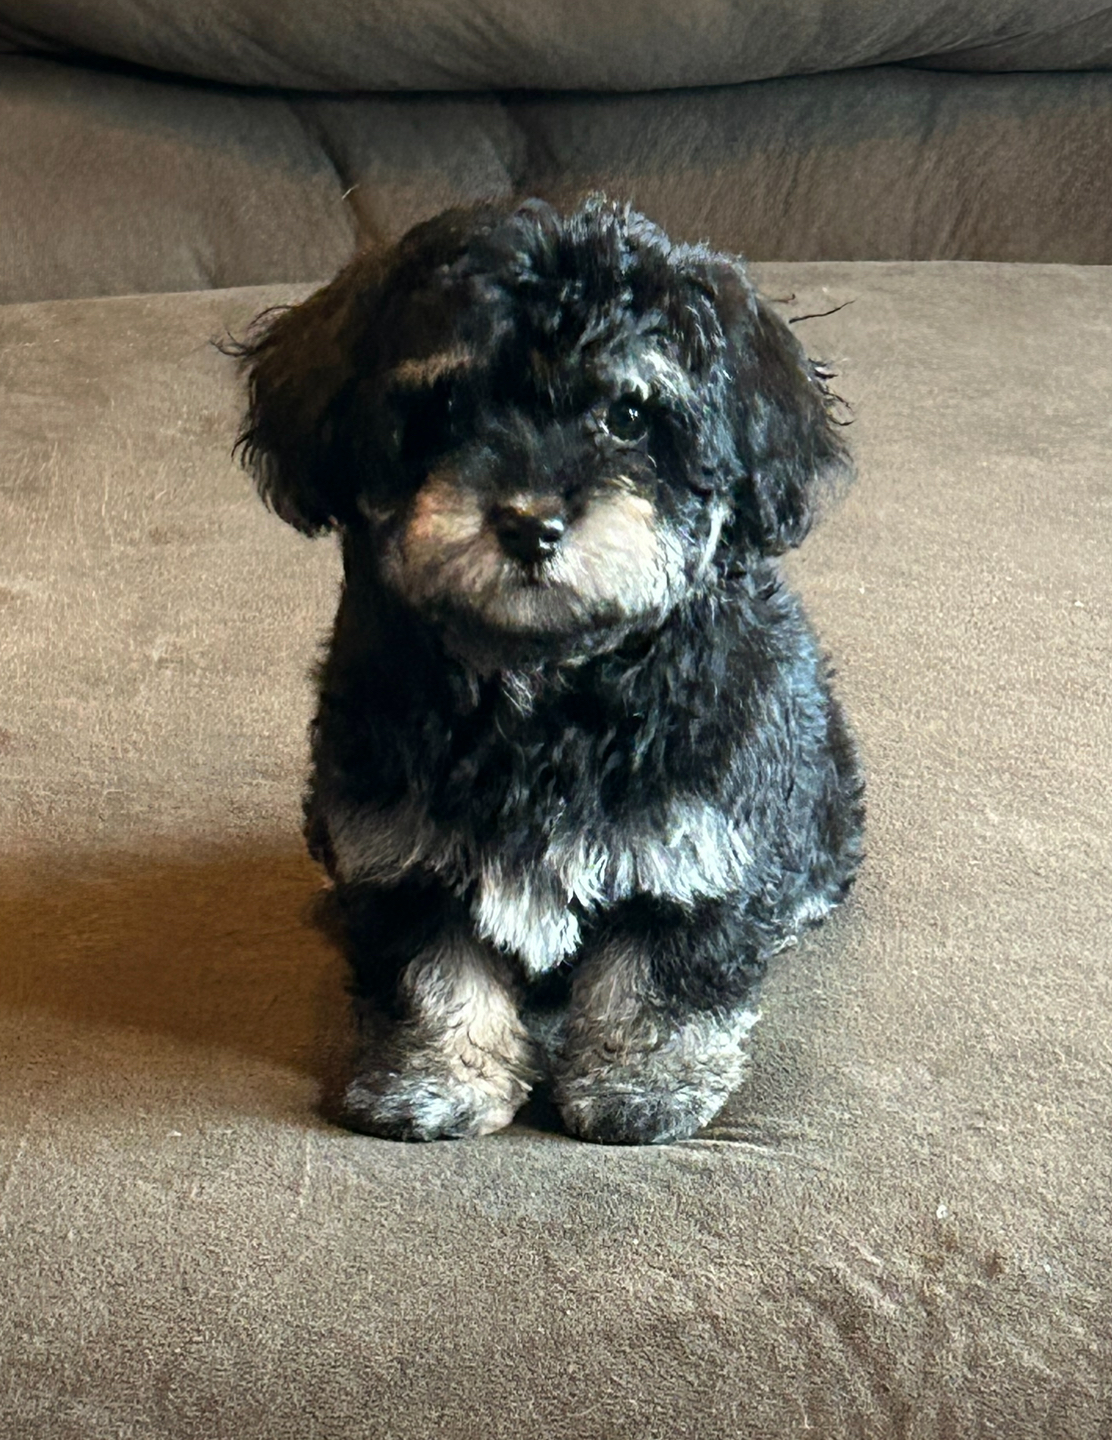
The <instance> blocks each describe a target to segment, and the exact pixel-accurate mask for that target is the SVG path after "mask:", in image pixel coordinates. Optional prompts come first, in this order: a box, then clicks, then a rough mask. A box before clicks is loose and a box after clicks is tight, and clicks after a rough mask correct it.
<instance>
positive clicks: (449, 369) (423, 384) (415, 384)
mask: <svg viewBox="0 0 1112 1440" xmlns="http://www.w3.org/2000/svg"><path fill="white" fill-rule="evenodd" d="M474 363H475V357H474V356H473V355H472V354H471V352H470V351H469V350H465V349H464V348H463V346H461V345H460V346H453V347H452V348H451V349H450V350H442V351H441V352H440V353H439V354H437V355H423V356H421V357H420V358H419V359H416V360H403V361H402V363H401V364H400V365H396V366H395V367H394V369H393V370H392V371H391V376H392V378H393V380H394V382H395V384H397V385H400V386H402V387H403V388H404V389H407V390H421V389H425V388H431V386H433V385H435V384H436V382H437V381H438V380H439V379H441V378H442V377H443V376H445V375H455V374H458V373H459V371H461V370H466V369H467V368H468V367H469V366H470V365H473V364H474Z"/></svg>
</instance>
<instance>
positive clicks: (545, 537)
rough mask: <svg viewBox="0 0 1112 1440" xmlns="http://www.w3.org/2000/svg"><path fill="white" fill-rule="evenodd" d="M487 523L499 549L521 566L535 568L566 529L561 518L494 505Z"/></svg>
mask: <svg viewBox="0 0 1112 1440" xmlns="http://www.w3.org/2000/svg"><path fill="white" fill-rule="evenodd" d="M490 521H491V524H492V525H493V526H494V533H495V534H496V535H497V536H498V540H499V543H500V544H501V546H502V549H503V550H505V552H506V554H507V555H510V556H512V557H513V558H514V559H515V560H519V561H520V562H521V563H522V564H523V565H536V564H538V563H539V562H540V561H541V560H544V559H547V557H548V556H549V555H551V554H552V552H553V551H554V550H555V549H556V547H557V546H558V545H559V543H560V541H561V539H562V538H563V534H564V530H565V529H566V528H567V523H566V521H565V520H564V517H563V516H562V515H558V514H554V513H551V512H548V513H546V512H543V511H537V510H522V509H519V508H517V507H515V506H513V505H496V506H495V507H494V509H493V510H492V511H491V513H490Z"/></svg>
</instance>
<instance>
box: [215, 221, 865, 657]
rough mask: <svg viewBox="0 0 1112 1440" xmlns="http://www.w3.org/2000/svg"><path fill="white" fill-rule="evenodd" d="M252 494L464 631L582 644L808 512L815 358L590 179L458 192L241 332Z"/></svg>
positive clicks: (656, 619) (677, 594) (496, 649)
mask: <svg viewBox="0 0 1112 1440" xmlns="http://www.w3.org/2000/svg"><path fill="white" fill-rule="evenodd" d="M247 353H248V355H249V358H250V365H251V410H250V413H249V417H248V423H247V427H246V429H245V431H244V435H243V437H242V440H243V443H244V447H245V453H246V456H247V458H248V460H249V461H250V462H251V463H253V465H254V466H255V469H256V473H257V474H258V477H259V482H260V487H261V489H262V491H263V493H264V495H265V496H266V497H267V498H268V499H269V500H270V501H271V503H272V504H273V505H274V507H275V509H276V510H277V511H278V513H279V514H281V515H282V516H283V518H285V519H287V520H289V521H290V522H291V523H293V524H295V525H297V526H298V527H299V528H301V529H304V530H307V531H310V532H313V531H318V530H320V529H324V528H328V527H331V526H339V527H342V528H344V529H347V530H348V531H349V532H351V533H352V534H353V535H355V534H358V535H361V536H363V537H365V538H366V539H367V540H368V541H369V550H370V553H371V554H372V555H373V556H374V557H375V558H374V566H375V570H376V578H377V580H378V581H379V582H380V583H381V584H382V585H384V586H386V587H387V588H388V589H389V590H390V591H391V592H392V593H393V594H394V595H395V596H396V597H398V598H399V599H400V600H401V601H403V602H404V603H405V604H407V605H409V606H410V607H412V608H413V609H414V610H415V611H417V612H418V613H420V614H421V615H422V616H424V617H426V618H427V619H428V620H429V621H430V622H431V623H433V624H436V625H439V626H440V627H442V628H443V629H444V631H445V632H446V633H448V634H449V635H450V636H451V637H452V639H453V641H454V643H455V644H456V645H457V646H462V647H463V648H464V649H465V650H466V649H467V648H468V647H469V645H470V646H472V648H474V649H475V650H476V652H480V651H481V652H482V654H483V655H484V656H487V657H493V658H494V660H495V661H497V659H498V657H499V655H500V653H503V652H504V653H505V655H506V656H510V655H520V654H521V653H523V651H528V652H529V653H530V654H532V655H534V656H544V655H546V654H552V655H570V654H576V653H579V654H586V653H590V652H591V650H592V649H597V648H599V647H600V646H606V645H608V644H612V643H614V642H615V641H616V640H617V639H620V638H621V637H623V636H625V635H628V634H629V633H630V632H632V631H636V630H651V629H652V628H653V627H655V626H656V625H658V624H659V623H660V621H661V619H662V618H663V617H664V616H665V615H667V614H668V613H669V612H670V611H671V610H672V609H673V608H674V607H675V606H676V605H677V604H678V603H679V602H680V601H681V600H682V599H683V597H684V596H685V595H686V594H688V593H689V591H690V590H691V588H692V587H693V586H698V585H700V584H701V583H703V582H704V579H705V577H706V576H707V574H708V571H709V570H710V569H711V567H712V566H713V565H714V564H715V563H716V557H718V555H719V553H720V551H722V550H723V549H725V548H729V549H730V550H732V551H733V552H734V553H735V554H737V552H745V551H749V552H755V553H770V552H773V551H777V550H782V549H784V548H785V547H786V546H787V545H790V544H794V543H796V542H797V541H798V540H799V539H800V538H802V535H803V533H804V532H805V530H806V526H807V523H808V518H809V514H810V493H811V489H812V486H813V484H814V482H815V480H816V479H817V478H818V477H819V475H820V473H822V472H823V471H825V470H828V469H830V468H831V467H833V466H836V465H837V464H838V463H839V462H840V461H841V459H842V451H841V447H840V445H839V443H838V439H837V435H836V433H835V431H834V430H833V429H832V427H831V422H830V418H829V414H828V396H827V393H826V391H825V389H824V386H823V383H822V378H821V376H820V374H819V373H818V372H816V371H815V369H814V368H813V367H811V366H810V364H809V362H808V361H807V360H806V357H805V356H804V354H803V351H802V350H801V349H800V347H799V346H798V344H797V343H796V341H795V340H794V337H793V336H792V335H791V334H790V332H789V331H788V329H787V327H786V326H785V325H784V324H783V323H782V322H780V321H779V320H778V319H776V317H775V316H773V315H772V314H771V313H770V312H769V311H768V310H767V309H766V308H765V307H764V306H763V304H762V303H761V302H760V301H759V300H758V299H757V297H756V295H755V293H754V291H753V289H752V287H751V286H750V285H749V282H748V280H747V279H746V277H745V274H744V270H743V269H742V267H741V266H740V264H739V262H737V261H735V260H732V259H730V258H728V257H722V256H716V255H713V254H711V253H710V252H708V251H706V250H703V249H699V248H692V247H680V246H673V245H671V244H670V242H669V241H668V240H667V238H666V237H665V236H664V235H663V234H662V233H661V232H660V231H659V230H657V229H656V228H655V227H654V226H652V225H650V224H649V222H647V221H645V220H644V219H642V218H641V217H640V216H636V215H633V214H630V213H628V212H625V211H622V210H619V209H617V208H615V207H613V206H610V205H608V204H606V203H605V202H601V201H593V202H588V203H587V204H586V205H585V206H583V207H582V208H581V209H580V210H578V211H577V212H575V214H573V215H572V216H570V217H567V218H561V217H560V216H558V215H557V214H556V213H555V212H554V211H552V210H551V209H550V208H549V207H548V206H545V205H542V204H540V203H538V202H531V203H529V204H528V205H526V206H523V207H521V208H520V209H518V210H516V211H513V212H510V213H507V212H505V211H498V210H493V209H481V210H475V211H458V212H449V214H447V215H445V216H442V217H440V218H439V219H437V220H434V221H431V222H429V223H427V224H426V225H423V226H419V227H418V228H417V229H416V230H415V231H413V232H411V233H410V235H408V236H407V237H406V238H405V239H404V240H403V241H402V242H401V243H400V245H399V246H398V247H396V249H395V250H393V251H392V252H390V253H388V254H386V255H385V256H378V257H373V256H365V257H361V258H360V259H358V260H356V261H355V262H353V263H352V265H350V266H349V267H348V268H347V269H346V270H345V271H343V272H341V274H340V275H339V276H338V277H337V278H336V280H335V281H333V282H332V284H331V285H330V286H328V287H326V288H325V289H324V290H322V291H320V292H318V294H317V295H315V296H313V297H312V298H311V299H310V300H308V301H307V302H306V303H305V304H304V305H301V306H299V307H296V308H295V309H293V310H290V311H287V312H284V313H282V314H280V315H279V317H278V318H277V320H276V321H274V322H273V323H272V324H270V325H269V326H268V327H267V328H266V330H265V331H264V332H263V333H262V335H261V337H260V338H258V339H256V340H255V341H253V342H252V343H251V344H250V345H249V346H248V347H247Z"/></svg>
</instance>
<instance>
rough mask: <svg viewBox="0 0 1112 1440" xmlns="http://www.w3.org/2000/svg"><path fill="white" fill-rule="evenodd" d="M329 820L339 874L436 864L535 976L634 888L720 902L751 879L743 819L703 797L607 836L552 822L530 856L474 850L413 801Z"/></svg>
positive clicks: (372, 878) (386, 873)
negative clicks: (585, 924) (590, 920)
mask: <svg viewBox="0 0 1112 1440" xmlns="http://www.w3.org/2000/svg"><path fill="white" fill-rule="evenodd" d="M328 828H329V832H330V835H331V839H332V847H333V851H334V854H335V856H336V865H337V870H338V873H339V876H340V878H341V879H342V880H344V881H347V882H358V881H363V882H366V883H368V884H380V885H390V884H393V883H396V882H397V881H398V880H400V879H401V878H402V877H403V876H404V875H406V874H408V873H409V872H410V871H412V870H414V869H424V870H427V871H431V872H432V873H433V874H436V875H438V876H439V877H440V878H441V879H442V880H443V881H444V883H445V884H446V885H448V886H450V888H451V889H453V890H454V891H455V892H456V893H457V894H461V895H463V894H470V895H471V916H472V920H473V922H474V925H475V930H476V933H477V934H478V935H480V936H481V937H482V938H483V939H485V940H488V941H490V942H491V943H492V944H494V945H497V946H498V947H499V948H500V949H502V950H505V951H507V952H509V953H511V954H513V955H516V956H517V957H518V959H519V960H520V961H521V963H522V965H523V966H524V967H525V970H526V971H527V973H528V974H530V975H540V974H542V973H543V972H544V971H546V970H550V969H552V967H553V966H555V965H558V964H559V963H560V961H561V960H564V959H566V958H567V957H568V956H570V955H572V954H574V952H575V950H576V949H577V948H578V946H579V941H580V920H581V917H582V916H584V915H585V914H589V913H590V912H591V911H593V910H598V909H600V908H601V909H605V908H606V907H608V906H610V905H613V904H616V903H617V902H619V901H621V900H625V899H628V898H630V897H631V896H633V895H654V896H658V897H660V898H661V899H667V900H673V901H675V902H676V903H678V904H681V905H691V904H693V903H694V902H696V901H697V900H700V899H721V898H722V897H724V896H726V895H729V894H731V893H732V892H734V891H737V890H739V889H741V888H742V887H743V886H744V883H745V877H746V872H747V871H748V869H749V866H750V863H751V849H750V845H749V843H748V838H747V836H746V833H745V829H744V827H743V826H741V825H739V824H738V823H737V822H736V821H734V820H733V819H731V817H729V816H728V815H726V814H724V813H723V812H722V811H720V810H718V809H716V808H715V807H714V806H713V805H710V804H709V803H707V802H706V801H703V800H677V801H674V802H673V803H672V804H671V805H670V806H669V808H668V811H667V813H666V814H665V816H664V817H663V819H662V821H660V822H659V823H657V824H652V823H651V822H650V821H649V820H648V819H647V818H644V819H642V820H641V821H640V823H638V824H637V825H635V826H630V827H628V828H626V829H621V830H619V829H617V828H616V827H615V828H613V829H612V830H611V833H609V834H607V835H605V836H601V835H600V836H588V835H582V834H568V833H562V832H561V831H560V829H559V828H557V829H556V830H555V832H554V833H553V834H552V835H551V836H550V837H549V839H548V840H547V841H546V843H545V845H544V847H543V848H542V849H541V851H540V854H539V856H538V858H536V859H534V860H531V861H530V862H529V863H527V864H510V863H508V862H507V860H506V859H505V857H504V856H502V855H501V854H499V853H498V852H497V851H496V850H479V849H475V848H473V847H471V846H470V845H468V843H467V842H466V841H465V840H463V839H461V838H460V837H459V836H458V835H456V834H454V833H453V832H451V831H447V830H444V829H442V828H440V827H438V826H436V825H434V824H433V822H432V821H431V820H430V819H429V818H428V816H427V814H426V813H425V812H424V810H423V809H422V808H421V807H420V806H419V805H417V804H415V803H413V802H406V803H405V804H403V805H399V806H397V807H395V808H393V809H391V810H380V809H375V808H372V807H369V806H364V807H359V808H355V807H352V808H350V809H344V810H340V811H334V812H332V813H331V814H330V815H329V817H328Z"/></svg>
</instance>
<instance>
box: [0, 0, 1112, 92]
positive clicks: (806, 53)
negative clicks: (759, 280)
mask: <svg viewBox="0 0 1112 1440" xmlns="http://www.w3.org/2000/svg"><path fill="white" fill-rule="evenodd" d="M0 45H3V46H6V47H7V48H9V49H16V50H39V51H46V52H49V53H71V54H72V53H75V52H85V53H89V54H94V55H99V56H104V57H111V58H113V59H116V60H123V61H127V62H130V63H132V64H137V65H143V66H147V67H150V68H153V69H156V70H163V71H170V72H174V73H178V74H181V75H188V76H192V77H195V78H198V79H205V80H218V81H226V82H230V83H232V84H238V85H268V86H269V85H273V86H282V87H293V88H297V89H307V90H339V91H346V90H472V89H489V88H499V89H550V90H563V89H574V90H651V89H663V88H674V87H682V86H701V85H724V84H736V83H738V82H741V81H747V80H762V79H768V78H771V77H774V76H781V75H799V74H809V73H812V72H815V71H820V70H844V69H852V68H856V67H859V66H863V65H879V64H890V63H892V62H896V61H908V60H910V61H915V62H918V63H920V64H928V65H932V66H940V67H947V68H949V67H957V68H961V69H973V70H1062V69H1093V68H1107V67H1109V66H1112V4H1108V3H1099V0H686V3H685V0H637V3H633V4H628V3H627V4H624V5H623V4H615V3H610V4H606V3H602V4H599V3H597V0H563V3H560V0H327V3H325V0H316V3H306V0H220V3H219V4H213V3H211V0H82V3H81V4H74V3H73V0H0Z"/></svg>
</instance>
